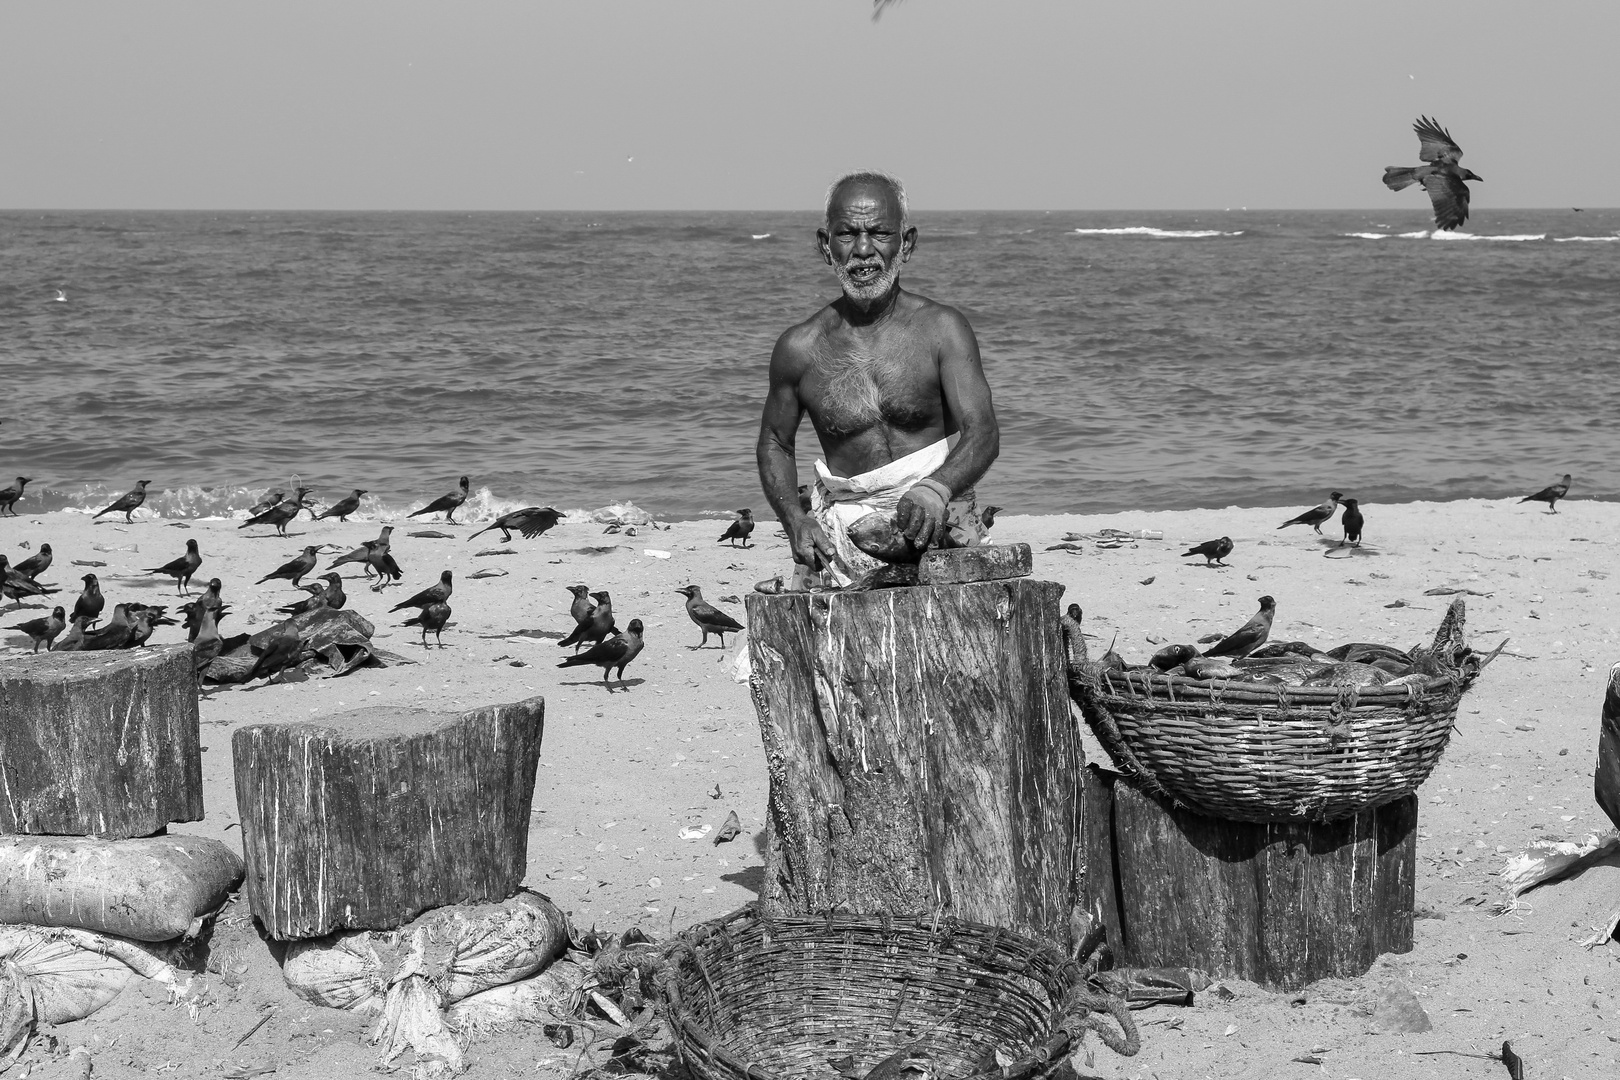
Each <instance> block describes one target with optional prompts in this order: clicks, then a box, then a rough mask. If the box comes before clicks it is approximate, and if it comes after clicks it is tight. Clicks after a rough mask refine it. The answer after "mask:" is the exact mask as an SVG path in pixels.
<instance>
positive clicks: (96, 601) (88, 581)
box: [73, 574, 107, 623]
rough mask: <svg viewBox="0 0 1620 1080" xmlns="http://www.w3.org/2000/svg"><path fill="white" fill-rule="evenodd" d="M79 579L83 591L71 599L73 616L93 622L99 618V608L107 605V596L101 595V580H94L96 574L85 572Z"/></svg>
mask: <svg viewBox="0 0 1620 1080" xmlns="http://www.w3.org/2000/svg"><path fill="white" fill-rule="evenodd" d="M79 580H81V581H83V582H84V591H83V592H81V593H80V594H79V598H78V599H77V600H75V601H73V617H74V618H75V619H80V618H82V619H84V620H85V621H86V622H92V623H93V622H95V621H96V620H98V619H100V618H101V609H102V608H104V607H106V606H107V598H106V597H105V596H102V595H101V582H100V581H98V580H96V575H94V574H86V575H84V577H82V578H80V579H79Z"/></svg>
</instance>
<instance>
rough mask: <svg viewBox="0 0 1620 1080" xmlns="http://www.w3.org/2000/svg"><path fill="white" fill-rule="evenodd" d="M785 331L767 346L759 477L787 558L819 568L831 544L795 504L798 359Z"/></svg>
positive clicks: (827, 560) (829, 558) (799, 416)
mask: <svg viewBox="0 0 1620 1080" xmlns="http://www.w3.org/2000/svg"><path fill="white" fill-rule="evenodd" d="M793 333H794V331H793V330H789V331H788V332H787V333H785V334H783V335H782V336H781V337H780V338H778V339H777V342H776V348H775V349H773V350H772V351H771V374H770V389H769V390H768V391H767V392H766V395H765V409H764V412H763V413H762V414H761V415H760V420H759V445H758V447H757V449H756V451H755V456H756V457H757V459H758V462H759V482H760V486H761V487H762V488H764V490H765V498H766V500H767V501H768V502H769V503H770V504H771V509H772V510H774V511H775V512H776V519H777V520H778V521H780V522H781V523H782V527H783V528H784V529H786V530H787V534H788V541H789V543H790V544H791V545H792V547H793V560H794V561H795V562H798V563H802V564H803V565H805V566H808V567H810V568H811V569H812V570H820V569H821V568H822V567H824V566H826V565H829V564H830V563H831V562H832V556H833V547H832V544H831V543H830V542H829V541H828V540H827V536H826V534H825V533H823V532H822V530H821V526H820V524H818V523H817V522H816V519H815V518H814V517H811V516H810V515H807V514H806V513H805V512H804V511H803V510H802V509H800V508H799V466H798V459H797V456H796V455H795V452H794V447H795V444H796V443H797V441H798V434H799V422H800V421H801V420H802V419H803V417H804V403H803V402H802V401H800V400H799V376H800V374H801V371H802V363H801V362H800V360H799V358H798V357H797V355H796V354H795V350H794V348H793V344H792V342H791V341H790V340H789V339H790V338H791V337H792V335H793Z"/></svg>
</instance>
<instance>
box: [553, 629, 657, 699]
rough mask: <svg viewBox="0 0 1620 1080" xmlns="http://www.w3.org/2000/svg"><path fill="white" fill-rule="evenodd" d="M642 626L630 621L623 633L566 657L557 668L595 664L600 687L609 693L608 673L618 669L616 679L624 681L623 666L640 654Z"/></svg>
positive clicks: (610, 688) (610, 689)
mask: <svg viewBox="0 0 1620 1080" xmlns="http://www.w3.org/2000/svg"><path fill="white" fill-rule="evenodd" d="M642 632H643V629H642V625H641V620H640V619H631V620H630V625H629V626H627V627H626V628H625V631H624V633H622V634H617V635H615V636H613V637H611V638H609V639H607V640H606V641H600V642H597V643H596V644H595V645H592V646H591V647H590V648H589V649H586V650H585V651H584V652H582V653H575V654H574V655H573V656H570V657H567V658H566V659H564V660H563V662H562V663H560V664H558V665H557V666H558V667H577V666H581V665H584V664H595V665H596V666H597V667H599V668H601V669H602V685H603V686H604V687H607V689H608V690H609V691H610V692H611V691H612V687H609V686H608V672H610V671H612V670H613V669H614V668H618V678H619V681H620V682H623V681H624V668H625V665H626V664H628V663H630V661H632V660H634V659H635V658H636V657H637V656H638V655H639V654H640V653H641V647H642V644H643V641H642V636H641V635H642Z"/></svg>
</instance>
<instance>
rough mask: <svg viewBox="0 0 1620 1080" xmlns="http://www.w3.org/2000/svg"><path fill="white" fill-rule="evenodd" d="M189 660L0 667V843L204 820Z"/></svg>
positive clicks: (112, 657) (107, 659)
mask: <svg viewBox="0 0 1620 1080" xmlns="http://www.w3.org/2000/svg"><path fill="white" fill-rule="evenodd" d="M197 723H198V721H197V680H196V678H195V676H194V675H193V674H192V668H191V649H190V648H189V647H188V646H185V645H174V646H170V647H168V648H161V649H132V650H129V651H127V652H125V651H120V652H69V653H40V654H38V655H35V656H24V657H21V658H20V659H17V660H10V661H7V662H6V663H5V664H3V665H0V833H30V834H35V835H55V836H99V837H104V838H107V839H115V840H116V839H125V838H128V837H132V836H151V835H152V834H153V833H156V832H159V831H161V830H162V829H163V828H165V827H166V826H167V825H168V824H169V823H170V822H172V821H198V820H200V819H201V818H202V816H203V794H202V751H201V748H200V746H199V744H198V727H197Z"/></svg>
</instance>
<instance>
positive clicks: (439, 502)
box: [406, 476, 471, 525]
mask: <svg viewBox="0 0 1620 1080" xmlns="http://www.w3.org/2000/svg"><path fill="white" fill-rule="evenodd" d="M470 486H471V485H470V484H469V483H468V481H467V478H466V477H465V476H463V477H462V478H461V486H460V487H459V488H457V489H456V490H455V491H452V492H451V493H450V494H448V495H440V496H439V497H438V498H437V499H434V500H433V501H432V502H430V503H428V504H427V505H426V506H424V507H422V509H420V510H412V511H411V512H410V513H409V514H407V515H406V516H407V517H417V516H419V515H421V514H437V513H438V512H439V511H441V510H442V511H444V520H445V522H446V523H447V524H450V525H454V524H455V523H456V511H457V510H458V509H459V508H460V507H461V504H462V503H464V502H466V501H467V489H468V488H469V487H470Z"/></svg>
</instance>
